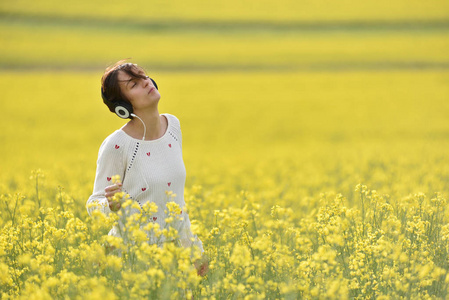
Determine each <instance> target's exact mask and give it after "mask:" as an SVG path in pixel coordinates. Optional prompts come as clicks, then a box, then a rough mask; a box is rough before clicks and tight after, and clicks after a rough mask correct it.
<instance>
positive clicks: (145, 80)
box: [143, 76, 150, 87]
mask: <svg viewBox="0 0 449 300" xmlns="http://www.w3.org/2000/svg"><path fill="white" fill-rule="evenodd" d="M149 84H150V80H149V77H148V76H147V78H145V79H144V80H143V86H144V87H147V86H148V85H149Z"/></svg>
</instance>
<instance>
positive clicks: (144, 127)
mask: <svg viewBox="0 0 449 300" xmlns="http://www.w3.org/2000/svg"><path fill="white" fill-rule="evenodd" d="M131 116H133V117H136V118H137V119H139V120H140V122H142V124H143V138H142V141H145V135H146V134H147V127H146V126H145V123H144V122H143V121H142V119H141V118H140V117H139V116H138V115H136V114H133V113H131Z"/></svg>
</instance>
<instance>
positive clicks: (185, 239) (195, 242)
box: [179, 213, 204, 253]
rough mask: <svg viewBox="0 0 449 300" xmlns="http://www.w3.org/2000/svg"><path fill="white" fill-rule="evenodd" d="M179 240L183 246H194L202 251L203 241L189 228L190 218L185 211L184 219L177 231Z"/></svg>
mask: <svg viewBox="0 0 449 300" xmlns="http://www.w3.org/2000/svg"><path fill="white" fill-rule="evenodd" d="M179 241H180V242H181V245H182V246H183V247H185V248H190V247H192V246H195V247H197V248H198V249H200V250H201V253H203V252H204V249H203V243H202V242H201V240H200V239H199V237H198V236H197V235H196V234H193V233H192V230H191V228H190V218H189V215H188V214H187V213H186V214H185V215H184V221H183V224H182V226H181V229H180V232H179Z"/></svg>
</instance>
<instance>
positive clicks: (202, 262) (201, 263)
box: [194, 255, 209, 276]
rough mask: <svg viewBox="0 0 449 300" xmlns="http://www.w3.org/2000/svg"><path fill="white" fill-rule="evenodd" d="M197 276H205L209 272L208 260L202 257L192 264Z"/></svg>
mask: <svg viewBox="0 0 449 300" xmlns="http://www.w3.org/2000/svg"><path fill="white" fill-rule="evenodd" d="M194 265H195V268H196V270H197V274H198V275H200V276H205V275H206V274H207V272H209V258H208V257H207V256H206V255H204V256H203V257H202V258H200V259H198V260H196V261H195V262H194Z"/></svg>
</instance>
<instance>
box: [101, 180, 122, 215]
mask: <svg viewBox="0 0 449 300" xmlns="http://www.w3.org/2000/svg"><path fill="white" fill-rule="evenodd" d="M121 191H122V183H121V182H116V183H115V184H113V185H110V186H107V187H106V188H105V189H104V194H105V196H106V198H107V199H108V202H109V208H110V209H111V210H112V211H118V210H119V209H120V207H122V205H121V203H120V202H119V201H115V200H114V199H113V197H114V195H115V194H116V193H119V192H121Z"/></svg>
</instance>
